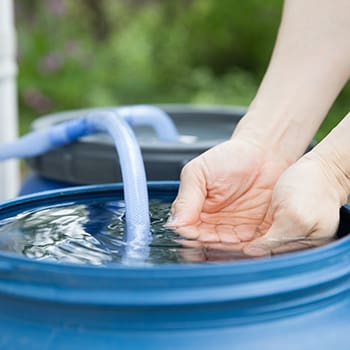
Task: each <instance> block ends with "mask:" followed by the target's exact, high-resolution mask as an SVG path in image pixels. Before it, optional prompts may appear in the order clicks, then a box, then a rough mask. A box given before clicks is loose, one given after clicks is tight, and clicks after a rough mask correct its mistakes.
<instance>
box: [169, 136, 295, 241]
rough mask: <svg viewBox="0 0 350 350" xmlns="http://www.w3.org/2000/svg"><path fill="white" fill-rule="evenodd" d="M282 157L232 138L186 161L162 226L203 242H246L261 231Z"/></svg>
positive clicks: (267, 223)
mask: <svg viewBox="0 0 350 350" xmlns="http://www.w3.org/2000/svg"><path fill="white" fill-rule="evenodd" d="M288 165H289V164H288V163H287V161H285V160H283V159H281V158H279V157H278V156H277V155H275V154H274V153H273V152H266V150H265V149H263V148H262V147H261V148H260V147H259V146H258V145H257V144H256V143H254V142H249V141H248V140H246V139H241V138H239V137H233V138H232V139H231V140H230V141H227V142H225V143H222V144H220V145H218V146H216V147H214V148H212V149H210V150H209V151H207V152H205V153H204V154H202V155H201V156H199V157H197V158H196V159H194V160H192V161H191V162H190V163H188V164H187V165H186V166H185V167H184V169H183V171H182V174H181V184H180V188H179V193H178V196H177V198H176V200H175V201H174V203H173V206H172V217H171V218H170V220H169V222H168V224H167V226H168V227H175V228H176V230H177V232H178V233H180V234H181V235H183V236H184V237H185V238H189V239H198V240H200V241H206V242H229V243H235V242H240V241H249V240H251V239H253V238H255V237H257V236H259V235H262V234H264V233H266V232H267V230H268V229H269V227H270V225H271V218H270V217H269V216H268V215H266V214H267V209H268V207H269V205H270V202H271V193H272V190H273V187H274V185H275V183H276V182H277V179H278V177H279V176H280V174H281V173H282V172H283V171H284V170H285V169H286V168H287V166H288Z"/></svg>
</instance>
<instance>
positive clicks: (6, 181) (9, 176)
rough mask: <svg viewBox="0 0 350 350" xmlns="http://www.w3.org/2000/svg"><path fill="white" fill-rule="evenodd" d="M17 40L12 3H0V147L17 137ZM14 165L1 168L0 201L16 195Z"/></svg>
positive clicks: (17, 167)
mask: <svg viewBox="0 0 350 350" xmlns="http://www.w3.org/2000/svg"><path fill="white" fill-rule="evenodd" d="M16 73H17V66H16V37H15V27H14V11H13V2H12V0H0V143H3V142H11V141H14V140H15V139H16V137H17V87H16ZM19 181H20V176H19V166H18V162H17V161H13V160H11V161H7V162H4V163H2V164H0V200H3V199H7V198H10V197H13V196H15V195H16V193H17V191H18V185H19Z"/></svg>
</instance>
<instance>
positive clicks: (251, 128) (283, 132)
mask: <svg viewBox="0 0 350 350" xmlns="http://www.w3.org/2000/svg"><path fill="white" fill-rule="evenodd" d="M303 124H304V125H303ZM313 131H314V130H311V131H310V130H308V128H307V126H306V125H305V123H300V122H299V121H298V120H297V119H296V118H293V116H292V115H291V113H289V112H287V111H283V112H278V113H277V112H271V113H268V112H263V111H258V110H255V109H254V108H250V109H249V111H248V113H247V114H246V115H245V116H244V117H243V118H242V119H241V121H240V122H239V124H238V125H237V127H236V129H235V131H234V133H233V135H232V138H236V137H238V138H240V139H245V140H248V141H249V142H251V143H254V144H256V145H257V146H258V147H260V148H261V149H262V150H263V152H264V153H265V154H266V155H268V156H273V157H275V158H280V159H281V160H283V161H285V162H286V163H287V164H288V165H291V164H292V163H294V162H295V161H296V160H298V159H299V158H300V157H301V156H302V155H303V154H304V152H305V150H306V148H307V146H308V145H309V143H310V141H311V139H312V136H313Z"/></svg>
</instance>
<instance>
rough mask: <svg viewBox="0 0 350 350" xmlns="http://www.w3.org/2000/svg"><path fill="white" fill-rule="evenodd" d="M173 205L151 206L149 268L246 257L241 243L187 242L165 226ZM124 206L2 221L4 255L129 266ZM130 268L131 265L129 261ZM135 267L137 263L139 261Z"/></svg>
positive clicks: (49, 211) (80, 207) (51, 211)
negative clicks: (125, 258) (126, 254)
mask: <svg viewBox="0 0 350 350" xmlns="http://www.w3.org/2000/svg"><path fill="white" fill-rule="evenodd" d="M169 209H170V204H169V203H164V202H161V201H157V200H152V201H151V203H150V212H151V222H152V228H151V231H152V241H151V244H150V253H149V256H148V257H147V258H146V261H142V263H146V264H163V263H185V262H202V261H223V260H237V259H245V258H247V257H246V256H244V254H243V253H242V252H241V250H240V247H239V245H237V244H222V243H217V244H215V243H214V244H212V243H211V244H209V245H208V244H204V243H201V242H198V241H190V240H184V239H183V238H182V237H180V236H179V235H177V234H176V233H175V232H174V231H173V230H171V229H169V228H165V227H163V225H164V223H165V221H166V220H167V218H168V213H169ZM124 214H125V208H124V203H123V202H122V201H114V202H107V203H106V202H96V203H89V204H75V205H69V206H64V207H53V208H45V209H42V210H39V211H34V212H27V213H23V214H20V215H18V216H16V217H14V218H10V219H6V220H4V221H2V222H0V250H2V251H8V252H15V253H17V254H21V255H24V256H26V257H29V258H33V259H37V260H47V261H59V262H70V263H80V264H94V265H106V264H109V263H125V260H124V259H123V256H125V251H126V248H127V247H126V243H125V237H124V223H125V221H124ZM127 263H128V264H130V263H131V264H132V263H133V262H132V261H130V259H128V261H127ZM134 263H136V264H137V263H138V262H137V261H135V262H134Z"/></svg>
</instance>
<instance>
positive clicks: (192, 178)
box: [165, 162, 206, 227]
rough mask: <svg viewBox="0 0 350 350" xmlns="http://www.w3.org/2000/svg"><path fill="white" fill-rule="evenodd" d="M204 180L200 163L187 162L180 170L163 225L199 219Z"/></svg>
mask: <svg viewBox="0 0 350 350" xmlns="http://www.w3.org/2000/svg"><path fill="white" fill-rule="evenodd" d="M205 184H206V180H205V176H204V175H203V172H202V170H201V167H200V165H198V163H195V162H191V163H188V164H187V165H186V166H185V167H184V168H183V170H182V172H181V183H180V188H179V192H178V194H177V197H176V199H175V201H174V203H173V205H172V209H171V216H170V218H169V220H168V222H167V223H166V225H165V226H168V227H178V226H184V225H191V224H194V223H196V222H197V221H198V220H199V215H200V213H201V211H202V208H203V203H204V200H205V198H206V185H205Z"/></svg>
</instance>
